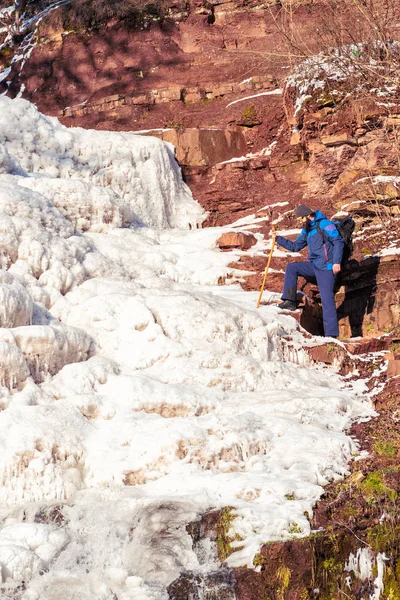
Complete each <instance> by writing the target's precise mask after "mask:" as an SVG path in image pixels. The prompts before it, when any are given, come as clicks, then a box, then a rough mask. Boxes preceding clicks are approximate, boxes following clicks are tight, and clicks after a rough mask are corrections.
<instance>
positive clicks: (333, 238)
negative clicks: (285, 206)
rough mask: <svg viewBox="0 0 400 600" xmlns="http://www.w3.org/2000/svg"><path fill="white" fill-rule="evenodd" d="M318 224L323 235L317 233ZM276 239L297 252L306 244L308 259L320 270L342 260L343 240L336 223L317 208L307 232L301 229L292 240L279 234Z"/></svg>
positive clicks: (328, 268)
mask: <svg viewBox="0 0 400 600" xmlns="http://www.w3.org/2000/svg"><path fill="white" fill-rule="evenodd" d="M318 226H319V228H320V230H321V231H323V232H324V234H323V236H322V235H321V233H319V231H318ZM276 241H277V243H278V244H279V245H280V246H282V247H283V248H286V250H290V251H291V252H299V251H300V250H302V249H303V248H305V247H306V246H307V245H308V249H309V252H310V253H309V255H308V260H309V261H310V262H312V263H313V265H314V267H316V268H317V269H320V270H328V271H331V270H332V265H336V264H339V265H340V263H341V261H342V255H343V247H344V240H343V238H342V236H341V235H340V233H339V232H338V230H337V229H336V225H335V224H334V223H332V221H330V220H329V219H327V218H326V217H325V216H324V215H323V214H322V213H320V212H319V210H317V211H315V219H314V220H313V221H310V229H309V230H308V232H307V231H306V230H305V229H302V231H301V234H300V235H299V236H298V238H297V239H296V240H295V241H294V242H291V241H290V240H287V239H286V238H284V237H282V236H280V235H278V236H277V238H276Z"/></svg>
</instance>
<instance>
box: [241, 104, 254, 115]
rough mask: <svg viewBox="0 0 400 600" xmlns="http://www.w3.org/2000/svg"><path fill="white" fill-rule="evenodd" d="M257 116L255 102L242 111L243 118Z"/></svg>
mask: <svg viewBox="0 0 400 600" xmlns="http://www.w3.org/2000/svg"><path fill="white" fill-rule="evenodd" d="M255 116H256V109H255V106H254V104H250V106H248V107H247V108H245V109H244V111H243V112H242V118H243V119H254V118H255Z"/></svg>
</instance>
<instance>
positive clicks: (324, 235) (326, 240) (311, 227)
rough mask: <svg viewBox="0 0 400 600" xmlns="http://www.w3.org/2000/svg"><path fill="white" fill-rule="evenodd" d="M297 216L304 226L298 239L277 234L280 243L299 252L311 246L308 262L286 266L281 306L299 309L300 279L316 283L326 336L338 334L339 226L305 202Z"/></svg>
mask: <svg viewBox="0 0 400 600" xmlns="http://www.w3.org/2000/svg"><path fill="white" fill-rule="evenodd" d="M296 218H297V219H299V220H300V221H301V223H302V225H303V229H302V231H301V234H300V235H299V236H298V238H297V239H296V240H295V241H294V242H291V241H290V240H288V239H286V238H284V237H282V236H280V235H278V236H277V238H276V242H277V244H279V245H280V246H282V247H283V248H286V250H290V251H291V252H298V251H299V250H302V249H303V248H305V246H307V245H308V249H309V255H308V260H307V261H306V262H296V263H291V264H289V265H288V266H287V267H286V271H285V282H284V287H283V293H282V300H283V302H282V303H281V304H280V305H279V308H281V309H283V310H296V308H297V304H296V298H297V278H298V277H299V276H300V277H304V279H306V281H309V282H311V283H316V284H317V285H318V287H319V291H320V294H321V301H322V315H323V321H324V331H325V335H326V336H329V337H335V338H336V337H338V335H339V326H338V320H337V315H336V305H335V294H334V287H335V279H336V276H337V274H338V273H339V272H340V268H341V267H340V265H341V261H342V255H343V247H344V241H343V238H342V237H341V235H340V234H339V232H338V230H337V228H336V225H335V224H334V223H333V222H332V221H330V220H329V219H327V218H326V217H325V216H324V215H323V214H322V213H320V211H319V210H312V209H311V208H309V207H308V206H305V205H304V204H300V206H298V207H297V208H296Z"/></svg>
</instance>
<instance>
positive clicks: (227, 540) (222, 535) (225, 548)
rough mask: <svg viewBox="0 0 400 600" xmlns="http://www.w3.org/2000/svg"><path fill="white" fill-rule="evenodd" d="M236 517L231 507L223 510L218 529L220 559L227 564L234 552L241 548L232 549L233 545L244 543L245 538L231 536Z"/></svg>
mask: <svg viewBox="0 0 400 600" xmlns="http://www.w3.org/2000/svg"><path fill="white" fill-rule="evenodd" d="M236 517H237V515H236V514H235V513H234V512H233V508H232V507H231V506H227V507H225V508H223V509H222V510H221V516H220V518H219V521H218V524H217V528H216V533H217V550H218V557H219V559H220V561H221V562H225V561H226V559H227V558H228V556H230V555H231V554H232V552H236V551H237V550H240V547H237V548H232V546H231V544H232V542H235V541H242V540H243V538H242V537H241V536H240V535H238V534H236V535H234V536H231V535H229V530H230V528H231V525H232V522H233V521H234V520H235V519H236Z"/></svg>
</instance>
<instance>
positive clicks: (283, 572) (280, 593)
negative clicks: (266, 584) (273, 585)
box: [276, 565, 292, 600]
mask: <svg viewBox="0 0 400 600" xmlns="http://www.w3.org/2000/svg"><path fill="white" fill-rule="evenodd" d="M291 577H292V572H291V570H290V569H288V567H285V566H284V565H282V566H281V567H279V569H278V570H277V572H276V579H277V584H278V589H277V594H276V597H277V600H284V599H285V592H286V590H287V589H288V587H289V583H290V579H291Z"/></svg>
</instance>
